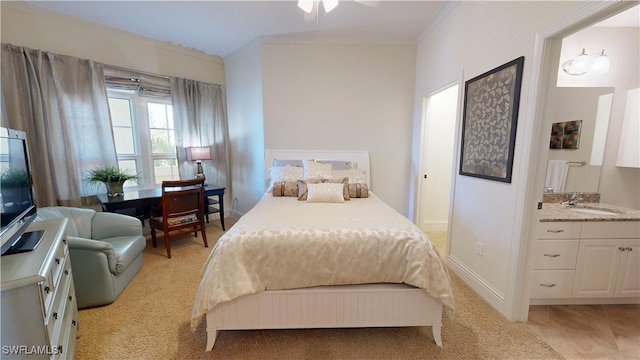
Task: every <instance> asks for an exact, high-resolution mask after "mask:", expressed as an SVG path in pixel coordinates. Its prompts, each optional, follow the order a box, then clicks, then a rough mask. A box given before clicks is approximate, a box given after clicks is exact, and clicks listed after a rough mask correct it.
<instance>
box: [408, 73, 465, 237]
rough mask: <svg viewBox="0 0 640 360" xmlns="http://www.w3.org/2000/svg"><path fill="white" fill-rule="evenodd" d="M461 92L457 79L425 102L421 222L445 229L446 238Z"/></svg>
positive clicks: (429, 227)
mask: <svg viewBox="0 0 640 360" xmlns="http://www.w3.org/2000/svg"><path fill="white" fill-rule="evenodd" d="M458 93H459V85H458V83H454V84H451V85H449V86H447V87H445V88H444V89H441V90H439V91H437V92H435V93H433V94H431V95H428V96H426V97H425V98H424V100H423V103H422V109H423V112H422V124H423V126H422V129H423V130H422V145H421V148H422V151H421V155H420V167H421V170H422V172H421V174H420V177H421V181H420V197H419V199H420V201H419V206H418V209H417V210H418V211H417V219H418V226H419V227H420V229H421V230H422V231H424V232H431V233H433V232H439V233H442V232H445V234H444V236H443V238H444V239H446V231H447V227H448V222H449V200H450V194H451V177H452V170H453V164H454V153H455V148H454V147H455V129H456V119H457V110H458ZM441 237H442V234H440V236H438V238H441Z"/></svg>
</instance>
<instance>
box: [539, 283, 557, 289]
mask: <svg viewBox="0 0 640 360" xmlns="http://www.w3.org/2000/svg"><path fill="white" fill-rule="evenodd" d="M540 286H543V287H548V288H552V287H554V286H556V284H540Z"/></svg>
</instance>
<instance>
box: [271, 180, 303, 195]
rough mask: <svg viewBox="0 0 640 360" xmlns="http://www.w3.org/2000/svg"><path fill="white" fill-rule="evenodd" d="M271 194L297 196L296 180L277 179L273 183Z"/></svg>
mask: <svg viewBox="0 0 640 360" xmlns="http://www.w3.org/2000/svg"><path fill="white" fill-rule="evenodd" d="M273 196H298V183H297V182H296V181H277V182H276V183H274V184H273Z"/></svg>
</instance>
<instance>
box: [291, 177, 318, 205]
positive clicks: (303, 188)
mask: <svg viewBox="0 0 640 360" xmlns="http://www.w3.org/2000/svg"><path fill="white" fill-rule="evenodd" d="M320 182H322V179H306V180H298V181H297V185H298V200H300V201H306V200H307V193H308V191H307V184H319V183H320Z"/></svg>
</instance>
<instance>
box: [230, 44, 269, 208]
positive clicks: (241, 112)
mask: <svg viewBox="0 0 640 360" xmlns="http://www.w3.org/2000/svg"><path fill="white" fill-rule="evenodd" d="M261 59H262V58H261V51H260V45H259V43H257V42H256V43H253V44H251V45H250V46H248V47H247V48H246V49H243V50H242V51H240V52H238V53H235V54H234V55H233V56H230V57H228V58H225V60H224V61H225V71H226V76H227V115H228V118H229V138H230V149H231V154H230V158H231V180H232V192H233V195H232V200H233V198H235V199H236V201H235V202H233V203H232V207H233V209H232V211H233V213H234V215H235V216H239V215H243V214H244V213H246V212H247V211H248V210H249V209H251V208H252V207H253V206H254V205H255V204H256V202H257V201H258V200H259V199H260V197H261V196H262V194H263V193H264V184H265V180H264V170H263V169H264V125H263V121H262V120H263V111H262V106H263V104H262V64H261Z"/></svg>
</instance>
